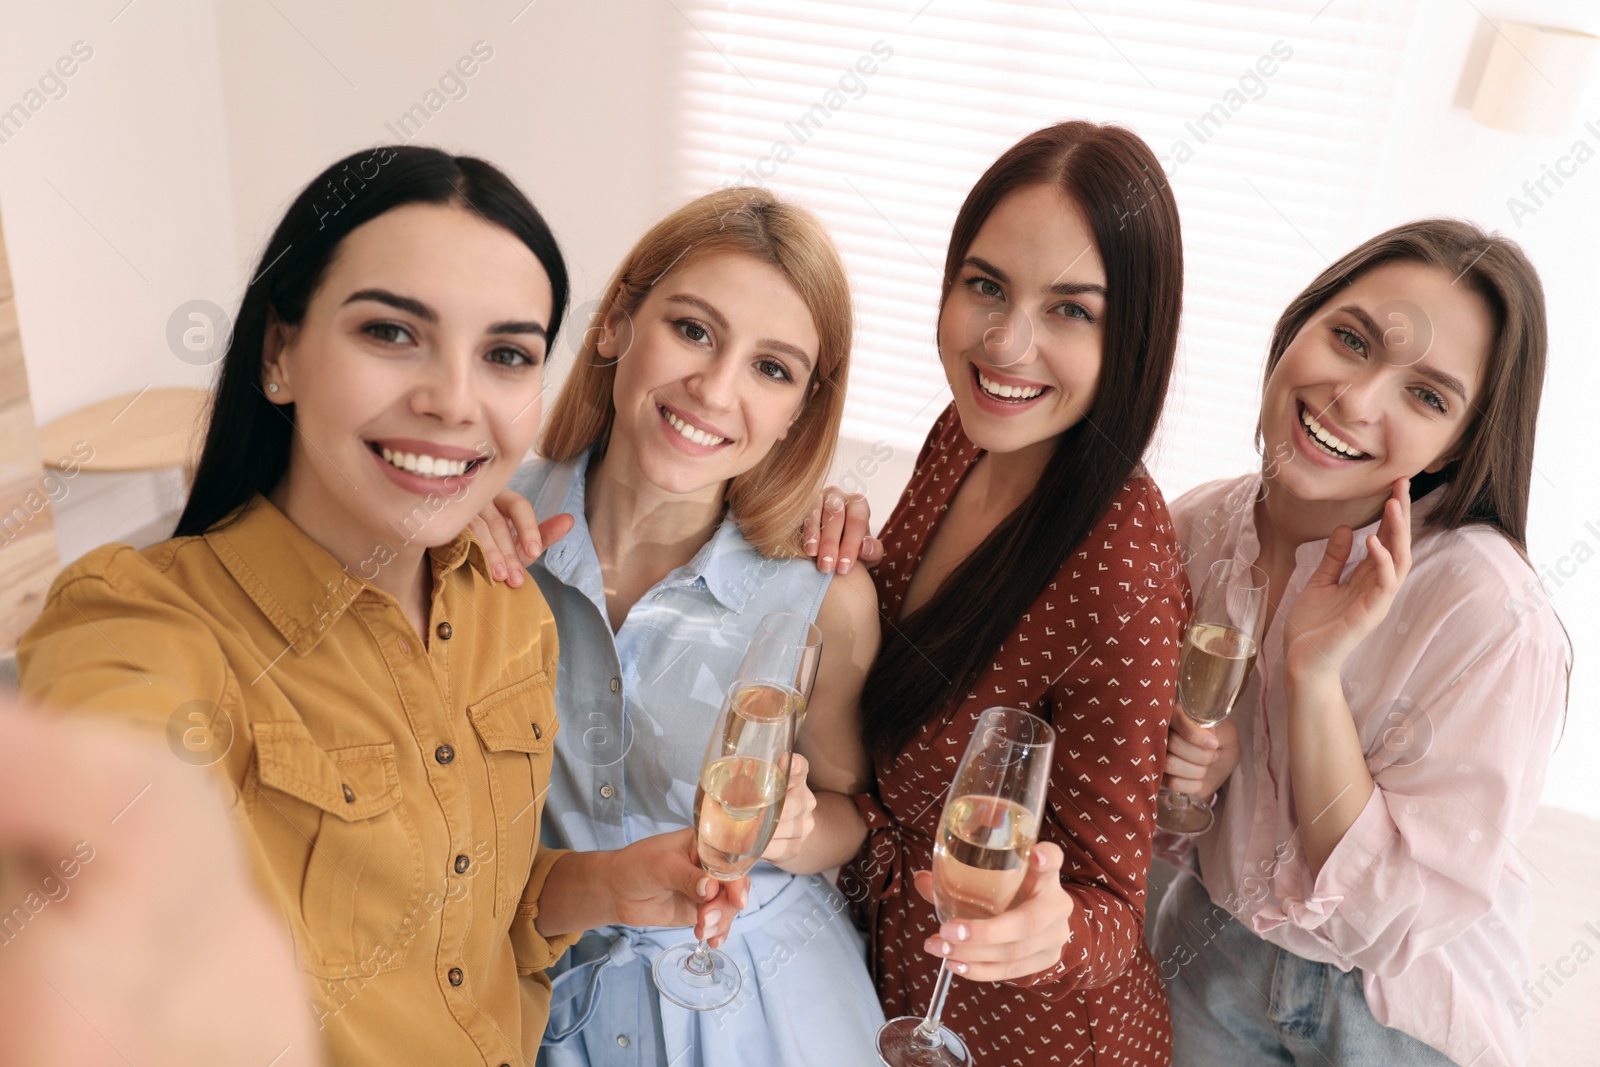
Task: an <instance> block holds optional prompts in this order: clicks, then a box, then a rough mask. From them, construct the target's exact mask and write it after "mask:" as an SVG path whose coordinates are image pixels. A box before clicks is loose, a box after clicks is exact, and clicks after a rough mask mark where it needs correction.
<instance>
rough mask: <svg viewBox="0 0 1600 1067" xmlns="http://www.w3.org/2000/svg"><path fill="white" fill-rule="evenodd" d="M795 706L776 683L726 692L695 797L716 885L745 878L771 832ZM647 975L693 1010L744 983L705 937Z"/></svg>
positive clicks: (677, 948) (794, 696)
mask: <svg viewBox="0 0 1600 1067" xmlns="http://www.w3.org/2000/svg"><path fill="white" fill-rule="evenodd" d="M799 703H800V699H799V694H798V693H796V692H795V691H794V690H793V689H791V688H789V687H788V686H786V685H783V684H781V683H778V682H773V681H768V680H763V679H740V680H739V681H736V682H734V683H733V685H732V686H730V687H729V688H728V696H727V698H726V699H725V700H724V701H723V702H722V710H721V711H720V712H719V713H718V715H717V724H716V726H715V727H714V728H713V730H712V732H711V739H710V741H709V742H708V743H707V745H706V755H705V759H704V760H703V761H702V762H701V765H700V785H699V787H698V788H697V789H696V791H695V796H694V827H695V850H696V852H697V854H698V856H699V859H700V867H701V869H702V870H704V871H705V872H706V873H707V874H709V875H711V877H713V878H716V879H718V880H719V881H724V882H731V881H733V880H734V879H737V878H742V877H744V875H745V874H746V873H748V872H749V870H750V868H751V867H753V866H755V862H756V860H758V859H760V858H761V854H762V853H763V852H765V851H766V850H767V843H768V842H769V841H771V839H772V831H773V830H774V829H776V828H777V825H778V817H779V816H780V815H781V814H782V813H783V798H784V793H785V792H786V791H787V790H788V785H789V756H790V753H791V752H793V750H794V734H795V714H794V712H795V708H797V707H798V706H799ZM652 970H653V972H654V974H655V980H656V988H657V989H659V990H661V995H662V996H664V997H666V998H667V999H668V1000H670V1001H672V1002H673V1003H674V1004H677V1005H680V1006H682V1007H685V1008H688V1009H690V1010H691V1011H710V1010H712V1009H713V1008H720V1007H722V1006H723V1005H724V1004H727V1003H728V1002H729V1001H731V1000H733V998H734V997H736V996H738V994H739V987H740V986H741V985H742V984H743V982H744V979H743V977H742V976H741V975H740V974H739V965H738V964H737V963H735V962H734V961H733V959H732V958H731V957H730V956H728V954H727V953H725V952H722V951H720V950H718V949H713V948H712V947H711V946H709V945H707V944H706V942H705V939H704V938H701V939H700V941H699V943H697V944H696V943H691V942H685V943H684V944H681V945H674V946H673V947H672V948H669V949H667V950H666V951H664V952H662V953H661V954H660V955H658V956H657V957H656V961H655V965H654V967H653V968H652Z"/></svg>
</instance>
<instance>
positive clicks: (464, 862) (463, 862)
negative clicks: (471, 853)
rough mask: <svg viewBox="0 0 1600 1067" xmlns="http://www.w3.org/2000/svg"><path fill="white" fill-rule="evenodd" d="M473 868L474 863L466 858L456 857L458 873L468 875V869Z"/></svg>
mask: <svg viewBox="0 0 1600 1067" xmlns="http://www.w3.org/2000/svg"><path fill="white" fill-rule="evenodd" d="M471 866H472V861H471V860H470V859H468V858H467V857H465V856H457V857H456V873H457V874H466V873H467V868H468V867H471Z"/></svg>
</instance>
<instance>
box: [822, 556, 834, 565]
mask: <svg viewBox="0 0 1600 1067" xmlns="http://www.w3.org/2000/svg"><path fill="white" fill-rule="evenodd" d="M822 562H824V563H832V562H833V557H832V556H823V557H822Z"/></svg>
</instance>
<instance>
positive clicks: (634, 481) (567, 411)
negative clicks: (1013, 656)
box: [484, 188, 882, 1067]
mask: <svg viewBox="0 0 1600 1067" xmlns="http://www.w3.org/2000/svg"><path fill="white" fill-rule="evenodd" d="M595 322H596V323H597V325H596V327H595V328H594V329H592V330H591V331H590V334H589V336H587V337H586V339H585V341H584V344H583V346H582V349H581V351H580V353H579V357H578V360H577V364H576V366H575V367H574V368H573V370H572V373H571V376H570V377H569V378H568V380H567V382H566V384H565V386H564V388H563V389H562V392H561V395H560V397H559V399H558V400H557V401H556V404H555V406H554V408H553V410H552V412H551V415H550V421H549V425H548V427H547V428H546V432H545V435H544V440H543V448H542V452H543V454H544V456H545V457H547V458H545V459H543V460H540V461H538V462H536V463H534V464H531V465H529V466H528V467H525V468H524V469H522V470H521V471H519V472H518V474H517V475H515V476H514V477H513V479H512V482H511V488H512V489H514V490H516V491H517V492H519V493H521V494H522V495H523V496H525V497H527V498H529V499H532V500H533V501H534V502H535V504H536V510H537V511H538V512H539V514H548V515H557V514H559V513H569V514H570V515H571V516H572V517H573V520H574V522H575V523H576V525H575V527H574V528H573V529H572V531H571V532H570V533H568V534H566V536H565V537H564V538H562V539H561V540H560V541H559V542H558V543H556V544H554V545H553V546H552V547H551V548H550V550H549V551H548V552H546V553H545V554H544V556H543V557H542V558H540V559H539V560H538V561H537V562H536V563H533V564H532V566H531V567H530V568H529V569H530V571H531V573H532V575H533V577H534V580H535V581H536V582H537V583H538V585H539V588H540V590H541V591H542V592H543V593H544V595H545V599H546V600H548V601H549V603H550V606H551V609H552V610H553V611H554V612H555V616H556V622H557V626H558V627H559V628H560V631H561V661H560V670H559V672H558V676H557V677H558V680H557V683H556V704H557V706H558V708H559V709H560V712H561V714H562V717H563V719H564V721H566V722H568V723H569V724H570V726H569V728H568V729H567V730H566V731H564V732H563V733H562V735H561V737H560V738H558V739H557V742H556V746H555V766H554V768H553V771H552V775H551V790H550V798H549V810H550V811H551V812H552V818H551V819H550V820H549V821H548V822H547V823H546V824H545V842H546V844H547V845H555V846H558V847H576V848H591V847H604V848H610V847H618V846H621V845H623V844H625V843H626V842H629V841H633V840H636V839H638V838H641V837H648V836H650V835H653V834H657V833H659V832H661V831H662V830H667V829H673V830H677V829H681V828H683V827H686V826H689V825H690V824H691V823H692V821H693V804H694V796H695V786H696V782H697V779H698V777H699V769H700V761H701V757H702V755H703V753H704V751H705V744H706V739H707V735H708V732H709V731H710V729H711V727H712V724H713V722H714V720H715V716H716V713H717V710H718V706H719V704H720V702H721V700H722V697H723V694H724V692H725V690H726V689H727V687H728V685H729V684H730V683H731V682H732V681H733V676H734V671H735V669H736V668H737V666H738V663H739V660H740V658H741V656H742V655H743V653H744V651H745V649H746V648H747V647H748V645H749V642H750V639H751V637H752V636H753V635H754V633H755V629H756V626H757V625H758V624H759V623H760V621H761V618H762V616H763V615H765V614H767V613H768V612H773V611H790V612H798V613H801V614H804V615H806V616H808V617H811V618H813V619H814V620H815V621H816V623H817V625H818V626H819V627H820V628H821V629H822V631H823V633H824V635H825V638H824V644H823V659H822V664H821V667H820V669H819V671H818V677H817V683H816V689H815V692H814V693H813V695H812V699H811V702H810V706H809V708H808V714H807V719H806V722H805V728H804V730H803V732H802V734H801V737H800V744H799V747H800V751H801V753H802V756H803V758H801V759H799V760H797V761H796V767H797V771H796V773H795V774H793V775H792V776H791V782H790V791H789V795H788V797H787V799H786V801H785V804H784V816H783V822H782V823H781V824H780V826H779V828H778V831H777V833H776V834H775V836H774V839H773V845H772V847H771V848H770V849H769V850H768V852H767V854H766V859H767V860H768V861H770V862H764V863H761V864H758V865H757V867H756V869H755V870H754V871H753V872H752V875H751V907H750V909H748V910H746V911H744V912H742V913H741V914H740V915H739V916H738V919H737V921H735V922H734V923H733V925H732V933H731V935H730V936H729V938H728V940H727V942H726V943H725V944H724V945H723V951H725V952H727V953H729V954H730V955H731V956H732V957H733V958H734V959H735V960H736V961H737V962H738V965H739V967H740V969H741V971H742V972H743V975H744V988H743V989H742V990H741V992H740V994H739V996H738V998H737V999H736V1000H735V1001H734V1002H733V1003H732V1004H730V1005H728V1006H727V1007H724V1008H722V1009H720V1010H718V1011H716V1012H708V1013H695V1012H691V1011H688V1010H686V1009H684V1008H681V1007H677V1006H676V1005H674V1004H673V1003H671V1002H670V1001H668V1000H665V999H664V998H662V997H661V996H660V995H659V994H658V993H657V991H656V988H655V986H654V984H653V982H652V980H651V975H650V964H651V961H652V960H653V958H654V957H655V955H656V954H657V953H658V952H660V951H661V950H662V949H665V948H668V947H670V946H672V945H674V944H676V943H678V942H681V941H683V940H685V939H686V932H685V931H683V930H681V929H678V930H674V929H639V928H628V927H624V926H614V927H610V928H608V929H605V930H601V931H595V932H592V933H591V934H589V935H586V936H585V937H584V938H583V940H581V941H580V942H579V943H578V945H577V946H576V948H575V949H574V950H573V952H572V953H571V954H569V956H568V958H567V959H566V960H565V961H563V963H562V965H561V966H559V967H558V968H557V970H556V971H555V972H552V973H555V974H556V978H555V983H556V992H555V998H554V1005H553V1009H552V1015H551V1023H550V1029H549V1030H548V1031H547V1032H546V1035H545V1045H544V1049H543V1051H542V1052H541V1057H540V1062H541V1063H546V1064H552V1065H556V1064H561V1065H565V1064H588V1063H596V1062H613V1061H615V1060H616V1059H617V1057H619V1056H620V1057H622V1058H623V1060H625V1061H626V1062H629V1063H668V1062H673V1063H677V1062H693V1063H706V1064H730V1065H733V1064H754V1063H759V1064H764V1065H783V1064H794V1065H799V1064H813V1063H828V1064H833V1065H841V1067H842V1065H846V1064H856V1063H861V1064H868V1063H872V1062H875V1059H876V1057H875V1056H874V1055H873V1053H872V1048H873V1034H874V1033H875V1032H876V1030H877V1028H878V1026H879V1024H880V1023H881V1021H882V1014H881V1012H880V1010H879V1007H878V1001H877V997H876V995H875V994H874V992H873V989H872V983H871V981H870V980H869V978H868V976H867V971H866V966H865V954H864V947H863V944H862V941H861V939H860V936H859V935H858V934H857V933H856V931H855V929H854V927H853V926H852V924H851V921H850V918H849V916H848V915H847V914H846V909H845V903H844V900H843V899H842V898H841V897H840V896H839V894H838V892H837V891H836V890H835V889H834V888H833V886H832V884H831V883H830V882H829V881H828V880H827V879H826V878H824V877H822V876H820V874H819V873H818V872H821V871H824V870H827V869H828V868H830V867H835V866H837V865H839V864H840V863H842V862H844V861H845V860H847V859H849V857H850V856H852V855H853V854H854V853H855V851H856V849H857V848H858V847H859V846H860V844H861V841H862V839H863V837H864V835H865V826H864V824H863V823H862V821H861V818H860V816H859V815H857V813H856V809H855V806H854V804H853V803H852V801H851V800H850V799H849V796H848V795H849V794H851V793H855V792H859V791H860V790H861V789H863V788H864V787H865V784H866V782H867V780H868V774H869V768H868V764H867V760H866V756H865V754H864V751H863V749H862V744H861V731H860V726H859V722H858V714H857V701H858V697H859V693H860V688H861V682H862V679H863V678H864V676H865V673H866V669H867V667H868V666H869V665H870V663H871V661H872V657H873V655H874V653H875V651H876V648H877V643H878V622H877V612H876V607H875V605H876V600H875V596H874V592H873V587H872V582H871V579H870V578H869V577H868V576H867V574H866V573H865V571H864V570H859V569H858V570H856V571H855V572H854V573H851V574H848V575H839V576H837V577H835V576H830V575H826V574H821V573H819V572H818V571H817V568H816V567H815V566H814V565H813V563H812V562H811V561H810V560H809V559H806V558H804V556H803V554H802V551H801V548H802V546H801V543H800V535H799V532H798V531H799V528H800V523H801V520H802V518H803V517H804V515H805V514H806V513H807V512H808V511H809V510H810V508H811V507H812V505H813V504H814V502H815V501H816V499H817V496H818V493H819V491H820V488H821V485H822V481H823V478H824V476H825V474H826V472H827V465H828V462H829V460H830V458H831V457H832V455H833V450H834V444H835V441H836V439H837V436H838V431H839V421H840V416H841V412H842V409H843V402H844V386H845V376H846V369H847V365H848V359H849V349H850V337H851V313H850V292H849V287H848V284H847V282H846V279H845V275H844V270H843V267H842V265H841V263H840V261H839V258H838V254H837V252H836V250H835V249H834V246H833V243H832V241H831V240H830V239H829V238H828V236H827V234H826V233H825V231H824V230H823V229H822V227H821V225H820V224H819V223H818V222H817V220H816V219H815V218H813V217H812V216H811V215H810V214H809V213H807V212H805V211H803V210H801V209H798V208H796V207H794V206H792V205H789V204H785V203H783V202H782V201H780V200H778V199H776V198H775V197H773V196H772V195H771V194H770V193H768V192H766V191H764V190H761V189H753V188H741V189H730V190H723V191H720V192H716V193H712V194H709V195H707V196H704V197H701V198H700V199H698V200H695V201H693V202H692V203H690V204H688V205H687V206H685V207H684V208H682V209H680V210H679V211H677V212H675V213H674V214H672V215H670V216H669V217H667V218H666V219H664V220H662V221H661V222H660V223H658V224H657V225H656V226H655V227H654V228H653V229H651V230H650V232H649V233H647V234H646V235H645V236H644V238H643V239H642V240H641V241H640V242H639V244H638V245H637V246H636V247H635V248H634V249H633V251H632V252H630V253H629V255H628V257H627V258H626V259H625V260H624V262H623V264H622V266H621V267H620V268H619V270H618V271H617V274H616V276H615V277H614V278H613V279H612V281H611V283H610V285H609V286H608V287H607V289H606V294H605V297H604V301H603V305H602V307H601V309H600V312H599V314H598V315H597V317H596V319H595ZM497 503H498V505H499V507H500V510H502V511H505V512H508V513H509V514H510V515H511V516H512V517H513V518H514V519H516V520H517V525H518V530H519V532H520V533H521V535H522V537H523V538H529V537H531V536H533V531H534V530H535V526H534V520H533V516H532V514H531V513H530V512H529V511H528V510H527V503H526V501H524V500H518V499H515V498H514V497H512V496H510V495H509V494H503V495H502V496H501V498H500V499H499V500H498V502H497ZM484 518H485V519H486V521H488V522H489V523H490V525H491V527H493V528H494V531H495V532H494V537H496V538H497V539H499V540H500V542H501V544H502V546H503V549H504V551H506V552H507V554H509V553H511V552H513V551H519V550H521V546H518V547H517V548H513V546H512V541H511V536H510V534H509V532H508V531H507V530H506V528H505V526H504V523H503V520H501V519H500V518H499V514H498V513H497V512H496V511H495V510H494V509H493V508H491V509H489V510H488V511H486V512H485V514H484ZM485 540H486V542H487V540H488V537H487V536H485ZM527 558H528V557H527V556H526V555H525V556H524V559H525V560H526V559H527ZM508 577H509V579H510V580H511V581H512V582H518V581H520V579H521V572H520V571H519V570H516V569H515V568H512V573H510V574H509V575H508ZM807 768H809V775H808V771H807ZM724 925H726V924H724ZM684 1056H692V1059H688V1060H680V1057H684Z"/></svg>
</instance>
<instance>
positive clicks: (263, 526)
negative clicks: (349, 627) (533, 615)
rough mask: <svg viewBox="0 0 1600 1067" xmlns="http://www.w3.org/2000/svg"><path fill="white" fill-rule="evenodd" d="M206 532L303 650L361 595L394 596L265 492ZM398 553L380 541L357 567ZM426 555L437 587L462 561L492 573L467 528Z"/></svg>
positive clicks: (370, 567)
mask: <svg viewBox="0 0 1600 1067" xmlns="http://www.w3.org/2000/svg"><path fill="white" fill-rule="evenodd" d="M204 536H205V539H206V542H207V544H209V545H210V546H211V549H212V551H214V552H215V553H216V554H217V558H218V559H219V560H221V561H222V565H223V566H224V567H226V568H227V569H228V573H229V574H231V575H233V578H234V580H235V581H237V582H238V583H239V587H240V588H241V589H243V590H244V591H245V593H246V594H248V595H249V597H250V599H251V600H252V601H254V602H255V605H256V607H258V608H260V609H261V613H262V614H263V615H265V616H266V617H267V618H268V619H269V620H271V622H272V625H273V626H275V627H276V628H277V630H278V632H279V633H280V634H282V635H283V639H284V640H285V641H287V642H288V643H289V644H290V645H291V646H292V647H293V648H294V650H295V652H296V653H298V654H300V655H304V654H305V653H307V652H309V651H311V650H312V649H313V648H316V647H317V643H318V642H320V641H321V640H322V637H323V635H324V634H326V633H327V632H328V629H329V628H330V627H331V626H332V625H333V624H334V623H335V622H337V621H338V620H339V617H340V616H341V615H343V614H344V612H345V609H347V608H348V607H349V606H350V605H351V604H353V603H355V601H356V600H357V598H359V597H361V596H363V595H368V596H378V597H387V596H388V594H386V593H384V592H383V591H382V590H380V589H377V588H375V587H374V586H372V585H371V584H370V582H369V581H368V580H367V576H366V575H365V574H364V573H357V572H352V571H350V570H349V569H347V568H346V567H344V566H343V565H342V564H341V563H340V562H339V561H338V560H336V559H334V558H333V556H332V555H331V554H329V552H328V550H327V549H325V548H323V547H322V546H321V545H319V544H317V543H316V542H315V541H313V540H312V539H311V538H310V537H309V536H307V534H306V533H305V531H304V530H302V529H300V527H298V526H296V525H295V524H294V523H293V522H291V521H290V519H289V517H288V516H287V515H285V514H284V513H283V512H281V511H279V510H278V508H277V506H276V505H274V504H273V503H272V501H270V500H268V499H267V498H266V497H264V496H261V495H260V494H257V495H256V496H255V497H254V498H253V499H252V500H251V501H250V503H248V504H246V505H245V506H244V511H243V513H242V514H241V515H240V516H239V518H238V519H237V520H236V521H235V522H233V523H232V524H230V525H228V526H225V527H222V528H220V529H212V530H210V531H207V533H206V534H205V535H204ZM392 558H393V549H391V548H389V546H387V545H383V546H379V547H378V548H375V549H374V551H373V554H372V556H370V557H369V558H368V559H366V560H364V561H363V562H362V563H361V564H360V566H359V568H358V570H359V571H362V572H364V571H367V570H370V571H371V572H372V574H377V572H378V568H379V567H381V566H383V565H384V564H385V563H387V562H388V561H389V560H390V559H392ZM428 559H429V561H430V562H431V563H432V565H433V578H434V583H435V585H436V586H437V585H438V583H439V580H440V578H441V577H442V576H444V575H445V574H448V573H450V572H452V571H454V570H456V569H457V568H458V567H461V566H463V565H464V564H470V565H471V566H473V567H475V568H476V569H477V570H478V572H479V573H480V574H482V575H483V576H484V578H486V579H487V578H488V577H489V568H488V565H487V562H486V561H485V559H484V556H483V549H482V548H481V547H480V546H479V545H478V542H477V541H476V540H475V539H474V538H473V536H472V534H471V533H469V532H468V531H466V530H463V531H462V532H461V533H459V534H457V535H456V536H455V538H454V539H453V540H451V542H450V543H449V544H447V545H443V546H440V547H439V548H430V549H428Z"/></svg>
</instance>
